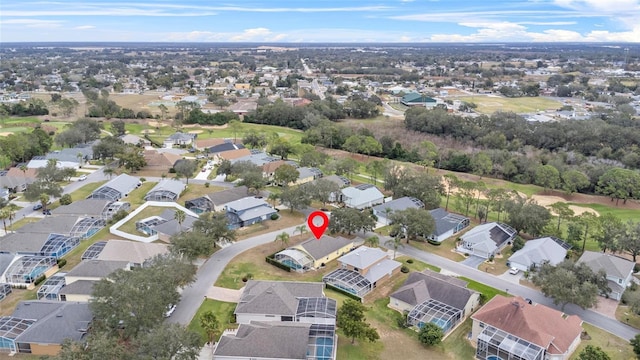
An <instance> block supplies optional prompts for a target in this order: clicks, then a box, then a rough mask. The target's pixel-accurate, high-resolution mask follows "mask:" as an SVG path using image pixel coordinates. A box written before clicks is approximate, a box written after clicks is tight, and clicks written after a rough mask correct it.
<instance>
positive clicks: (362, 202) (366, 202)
mask: <svg viewBox="0 0 640 360" xmlns="http://www.w3.org/2000/svg"><path fill="white" fill-rule="evenodd" d="M341 192H342V196H341V199H340V200H341V201H342V202H343V203H344V205H345V206H346V207H350V208H354V209H358V210H362V209H364V208H368V207H372V206H376V205H378V204H382V203H383V202H384V195H383V194H382V193H381V192H380V190H378V188H377V187H375V186H373V185H371V184H361V185H358V186H355V187H354V186H349V187H347V188H344V189H342V190H341Z"/></svg>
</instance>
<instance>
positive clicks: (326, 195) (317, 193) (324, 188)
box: [310, 178, 340, 207]
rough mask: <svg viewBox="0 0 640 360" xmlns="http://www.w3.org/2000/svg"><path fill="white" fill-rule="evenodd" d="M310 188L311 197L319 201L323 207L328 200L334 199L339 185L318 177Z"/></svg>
mask: <svg viewBox="0 0 640 360" xmlns="http://www.w3.org/2000/svg"><path fill="white" fill-rule="evenodd" d="M310 190H311V197H312V198H313V199H314V200H318V201H320V202H321V203H322V206H323V207H324V206H327V203H328V202H329V201H331V200H335V198H336V194H338V192H339V191H340V186H338V184H336V183H334V182H333V181H330V180H327V179H323V178H320V179H318V180H316V181H315V182H314V186H312V187H311V189H310Z"/></svg>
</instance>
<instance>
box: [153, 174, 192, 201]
mask: <svg viewBox="0 0 640 360" xmlns="http://www.w3.org/2000/svg"><path fill="white" fill-rule="evenodd" d="M184 188H185V184H184V183H183V182H182V181H180V180H176V179H163V180H162V181H160V182H159V183H157V184H156V186H154V187H153V189H151V191H149V192H148V193H147V195H145V196H144V200H145V201H167V202H175V201H176V200H178V198H179V197H180V194H182V192H183V191H184Z"/></svg>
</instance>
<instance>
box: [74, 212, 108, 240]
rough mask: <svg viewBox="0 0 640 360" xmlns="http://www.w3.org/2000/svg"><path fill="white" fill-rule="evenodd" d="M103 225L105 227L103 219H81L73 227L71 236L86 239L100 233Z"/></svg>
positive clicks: (105, 223)
mask: <svg viewBox="0 0 640 360" xmlns="http://www.w3.org/2000/svg"><path fill="white" fill-rule="evenodd" d="M105 225H107V222H106V221H104V220H103V219H93V218H88V217H87V218H83V219H80V221H78V222H77V223H76V224H75V225H73V228H72V229H71V236H77V237H79V238H80V239H87V238H90V237H91V236H93V234H95V233H97V232H98V231H100V229H102V228H103V227H104V226H105Z"/></svg>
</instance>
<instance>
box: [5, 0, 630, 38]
mask: <svg viewBox="0 0 640 360" xmlns="http://www.w3.org/2000/svg"><path fill="white" fill-rule="evenodd" d="M22 41H136V42H138V41H140V42H147V41H163V42H165V41H169V42H530V41H534V42H552V41H565V42H579V41H586V42H640V0H508V1H507V0H467V1H462V0H386V1H367V0H342V1H333V0H290V1H285V0H270V1H256V0H246V1H242V2H240V1H238V2H236V1H234V0H228V1H217V0H208V1H204V0H129V1H122V0H101V1H96V0H84V1H81V0H59V1H34V0H1V1H0V42H22Z"/></svg>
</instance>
